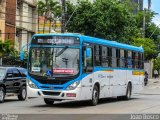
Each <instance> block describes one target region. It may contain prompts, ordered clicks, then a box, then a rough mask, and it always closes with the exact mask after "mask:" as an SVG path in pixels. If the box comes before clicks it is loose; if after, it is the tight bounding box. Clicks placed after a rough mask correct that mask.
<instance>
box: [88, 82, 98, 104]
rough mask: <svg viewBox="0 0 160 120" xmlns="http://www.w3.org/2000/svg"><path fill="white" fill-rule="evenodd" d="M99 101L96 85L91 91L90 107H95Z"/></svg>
mask: <svg viewBox="0 0 160 120" xmlns="http://www.w3.org/2000/svg"><path fill="white" fill-rule="evenodd" d="M98 100H99V90H98V87H97V85H95V86H94V88H93V91H92V100H91V102H90V103H91V105H92V106H96V105H97V104H98Z"/></svg>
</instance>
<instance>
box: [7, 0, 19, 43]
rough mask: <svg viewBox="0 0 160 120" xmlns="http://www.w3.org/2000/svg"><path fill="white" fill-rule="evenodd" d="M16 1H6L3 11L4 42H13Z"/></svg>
mask: <svg viewBox="0 0 160 120" xmlns="http://www.w3.org/2000/svg"><path fill="white" fill-rule="evenodd" d="M15 28H16V0H6V10H5V40H6V39H10V40H13V41H14V40H15Z"/></svg>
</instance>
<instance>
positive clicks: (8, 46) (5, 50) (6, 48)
mask: <svg viewBox="0 0 160 120" xmlns="http://www.w3.org/2000/svg"><path fill="white" fill-rule="evenodd" d="M12 52H14V48H13V40H4V42H3V41H2V40H0V56H1V57H2V56H8V55H11V54H12Z"/></svg>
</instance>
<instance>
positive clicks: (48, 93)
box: [42, 91, 60, 96]
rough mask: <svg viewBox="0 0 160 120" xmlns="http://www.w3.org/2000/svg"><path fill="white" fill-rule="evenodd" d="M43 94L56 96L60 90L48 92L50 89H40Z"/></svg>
mask: <svg viewBox="0 0 160 120" xmlns="http://www.w3.org/2000/svg"><path fill="white" fill-rule="evenodd" d="M42 93H43V94H44V95H53V96H58V95H60V92H50V91H42Z"/></svg>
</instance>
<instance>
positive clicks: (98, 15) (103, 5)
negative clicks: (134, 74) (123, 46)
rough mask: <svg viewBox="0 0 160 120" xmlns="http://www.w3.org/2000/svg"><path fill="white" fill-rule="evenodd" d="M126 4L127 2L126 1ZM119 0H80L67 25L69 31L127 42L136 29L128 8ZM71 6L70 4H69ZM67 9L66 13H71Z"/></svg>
mask: <svg viewBox="0 0 160 120" xmlns="http://www.w3.org/2000/svg"><path fill="white" fill-rule="evenodd" d="M126 4H128V3H126ZM126 4H125V3H121V2H119V0H97V1H96V2H94V3H90V2H88V1H87V2H86V1H81V2H79V3H78V4H77V5H76V6H73V7H76V12H75V14H74V15H73V17H72V18H71V20H70V22H69V23H68V25H67V30H68V31H69V32H76V33H83V34H85V35H89V36H94V37H99V38H105V39H111V40H116V41H119V42H125V43H129V41H128V40H129V39H131V38H132V37H133V36H136V34H137V32H139V31H138V29H137V26H136V19H135V16H134V15H133V14H132V13H131V12H130V8H129V7H128V6H127V5H126ZM70 6H71V5H70ZM70 8H71V7H70ZM69 10H74V9H68V11H67V13H68V14H71V13H72V12H73V11H72V12H70V11H69Z"/></svg>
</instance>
